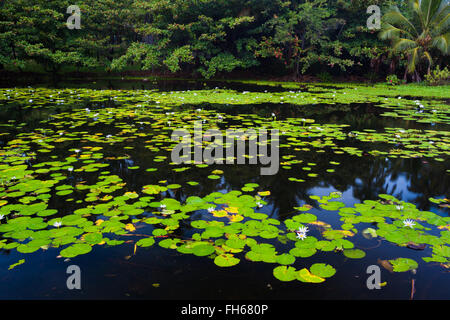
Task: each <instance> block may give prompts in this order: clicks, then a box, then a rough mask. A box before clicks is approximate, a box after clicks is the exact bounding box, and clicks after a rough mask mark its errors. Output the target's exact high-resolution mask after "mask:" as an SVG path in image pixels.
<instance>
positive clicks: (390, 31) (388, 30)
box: [378, 23, 402, 40]
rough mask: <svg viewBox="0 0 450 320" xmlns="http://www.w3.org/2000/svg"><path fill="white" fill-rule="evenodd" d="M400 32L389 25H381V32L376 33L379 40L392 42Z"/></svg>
mask: <svg viewBox="0 0 450 320" xmlns="http://www.w3.org/2000/svg"><path fill="white" fill-rule="evenodd" d="M401 31H402V30H400V29H399V28H397V27H394V26H393V25H391V24H389V23H383V24H382V25H381V30H380V32H379V33H378V37H379V38H380V39H381V40H392V39H396V38H398V37H399V36H400V34H401Z"/></svg>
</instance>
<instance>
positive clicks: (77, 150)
mask: <svg viewBox="0 0 450 320" xmlns="http://www.w3.org/2000/svg"><path fill="white" fill-rule="evenodd" d="M73 151H75V153H79V152H80V151H81V150H80V149H75V150H73Z"/></svg>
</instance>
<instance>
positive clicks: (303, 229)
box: [295, 227, 309, 234]
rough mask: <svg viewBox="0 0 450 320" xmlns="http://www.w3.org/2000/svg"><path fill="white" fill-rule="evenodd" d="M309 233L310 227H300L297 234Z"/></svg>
mask: <svg viewBox="0 0 450 320" xmlns="http://www.w3.org/2000/svg"><path fill="white" fill-rule="evenodd" d="M308 231H309V229H308V227H299V228H298V230H297V231H295V232H297V233H305V234H306V233H307V232H308Z"/></svg>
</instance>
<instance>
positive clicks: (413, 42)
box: [379, 0, 450, 81]
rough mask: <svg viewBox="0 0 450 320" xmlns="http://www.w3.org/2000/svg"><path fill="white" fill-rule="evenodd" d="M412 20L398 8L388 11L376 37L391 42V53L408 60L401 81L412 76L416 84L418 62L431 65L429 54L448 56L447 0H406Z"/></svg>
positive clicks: (449, 9)
mask: <svg viewBox="0 0 450 320" xmlns="http://www.w3.org/2000/svg"><path fill="white" fill-rule="evenodd" d="M410 5H411V9H412V13H413V16H414V17H413V18H412V19H408V18H407V17H405V16H404V15H403V14H402V13H401V12H400V10H399V9H398V7H393V8H392V9H390V10H389V11H388V12H387V13H386V14H385V15H384V16H383V18H382V27H381V31H380V33H379V37H380V38H381V39H383V40H391V41H392V49H393V51H394V52H396V53H398V52H403V53H405V54H406V57H407V59H408V61H407V67H406V70H405V75H404V79H405V80H406V77H407V74H408V73H409V74H412V75H413V77H414V78H415V79H416V81H420V76H419V73H418V71H417V69H418V66H419V64H420V62H421V61H423V60H424V61H426V62H427V63H428V71H427V72H428V74H429V73H430V69H431V66H432V65H433V58H432V55H433V54H435V53H438V52H440V53H441V54H443V55H444V56H446V55H448V54H449V42H450V32H449V26H450V5H449V0H410Z"/></svg>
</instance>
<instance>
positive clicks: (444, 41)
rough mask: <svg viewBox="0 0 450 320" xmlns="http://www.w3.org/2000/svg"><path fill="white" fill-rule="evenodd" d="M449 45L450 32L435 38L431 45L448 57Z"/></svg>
mask: <svg viewBox="0 0 450 320" xmlns="http://www.w3.org/2000/svg"><path fill="white" fill-rule="evenodd" d="M449 44H450V32H447V33H445V34H443V35H440V36H438V37H435V38H434V39H433V42H432V43H431V45H432V46H433V47H434V48H436V49H438V50H439V51H440V52H442V53H443V54H444V55H448V54H449V53H450V52H449Z"/></svg>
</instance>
